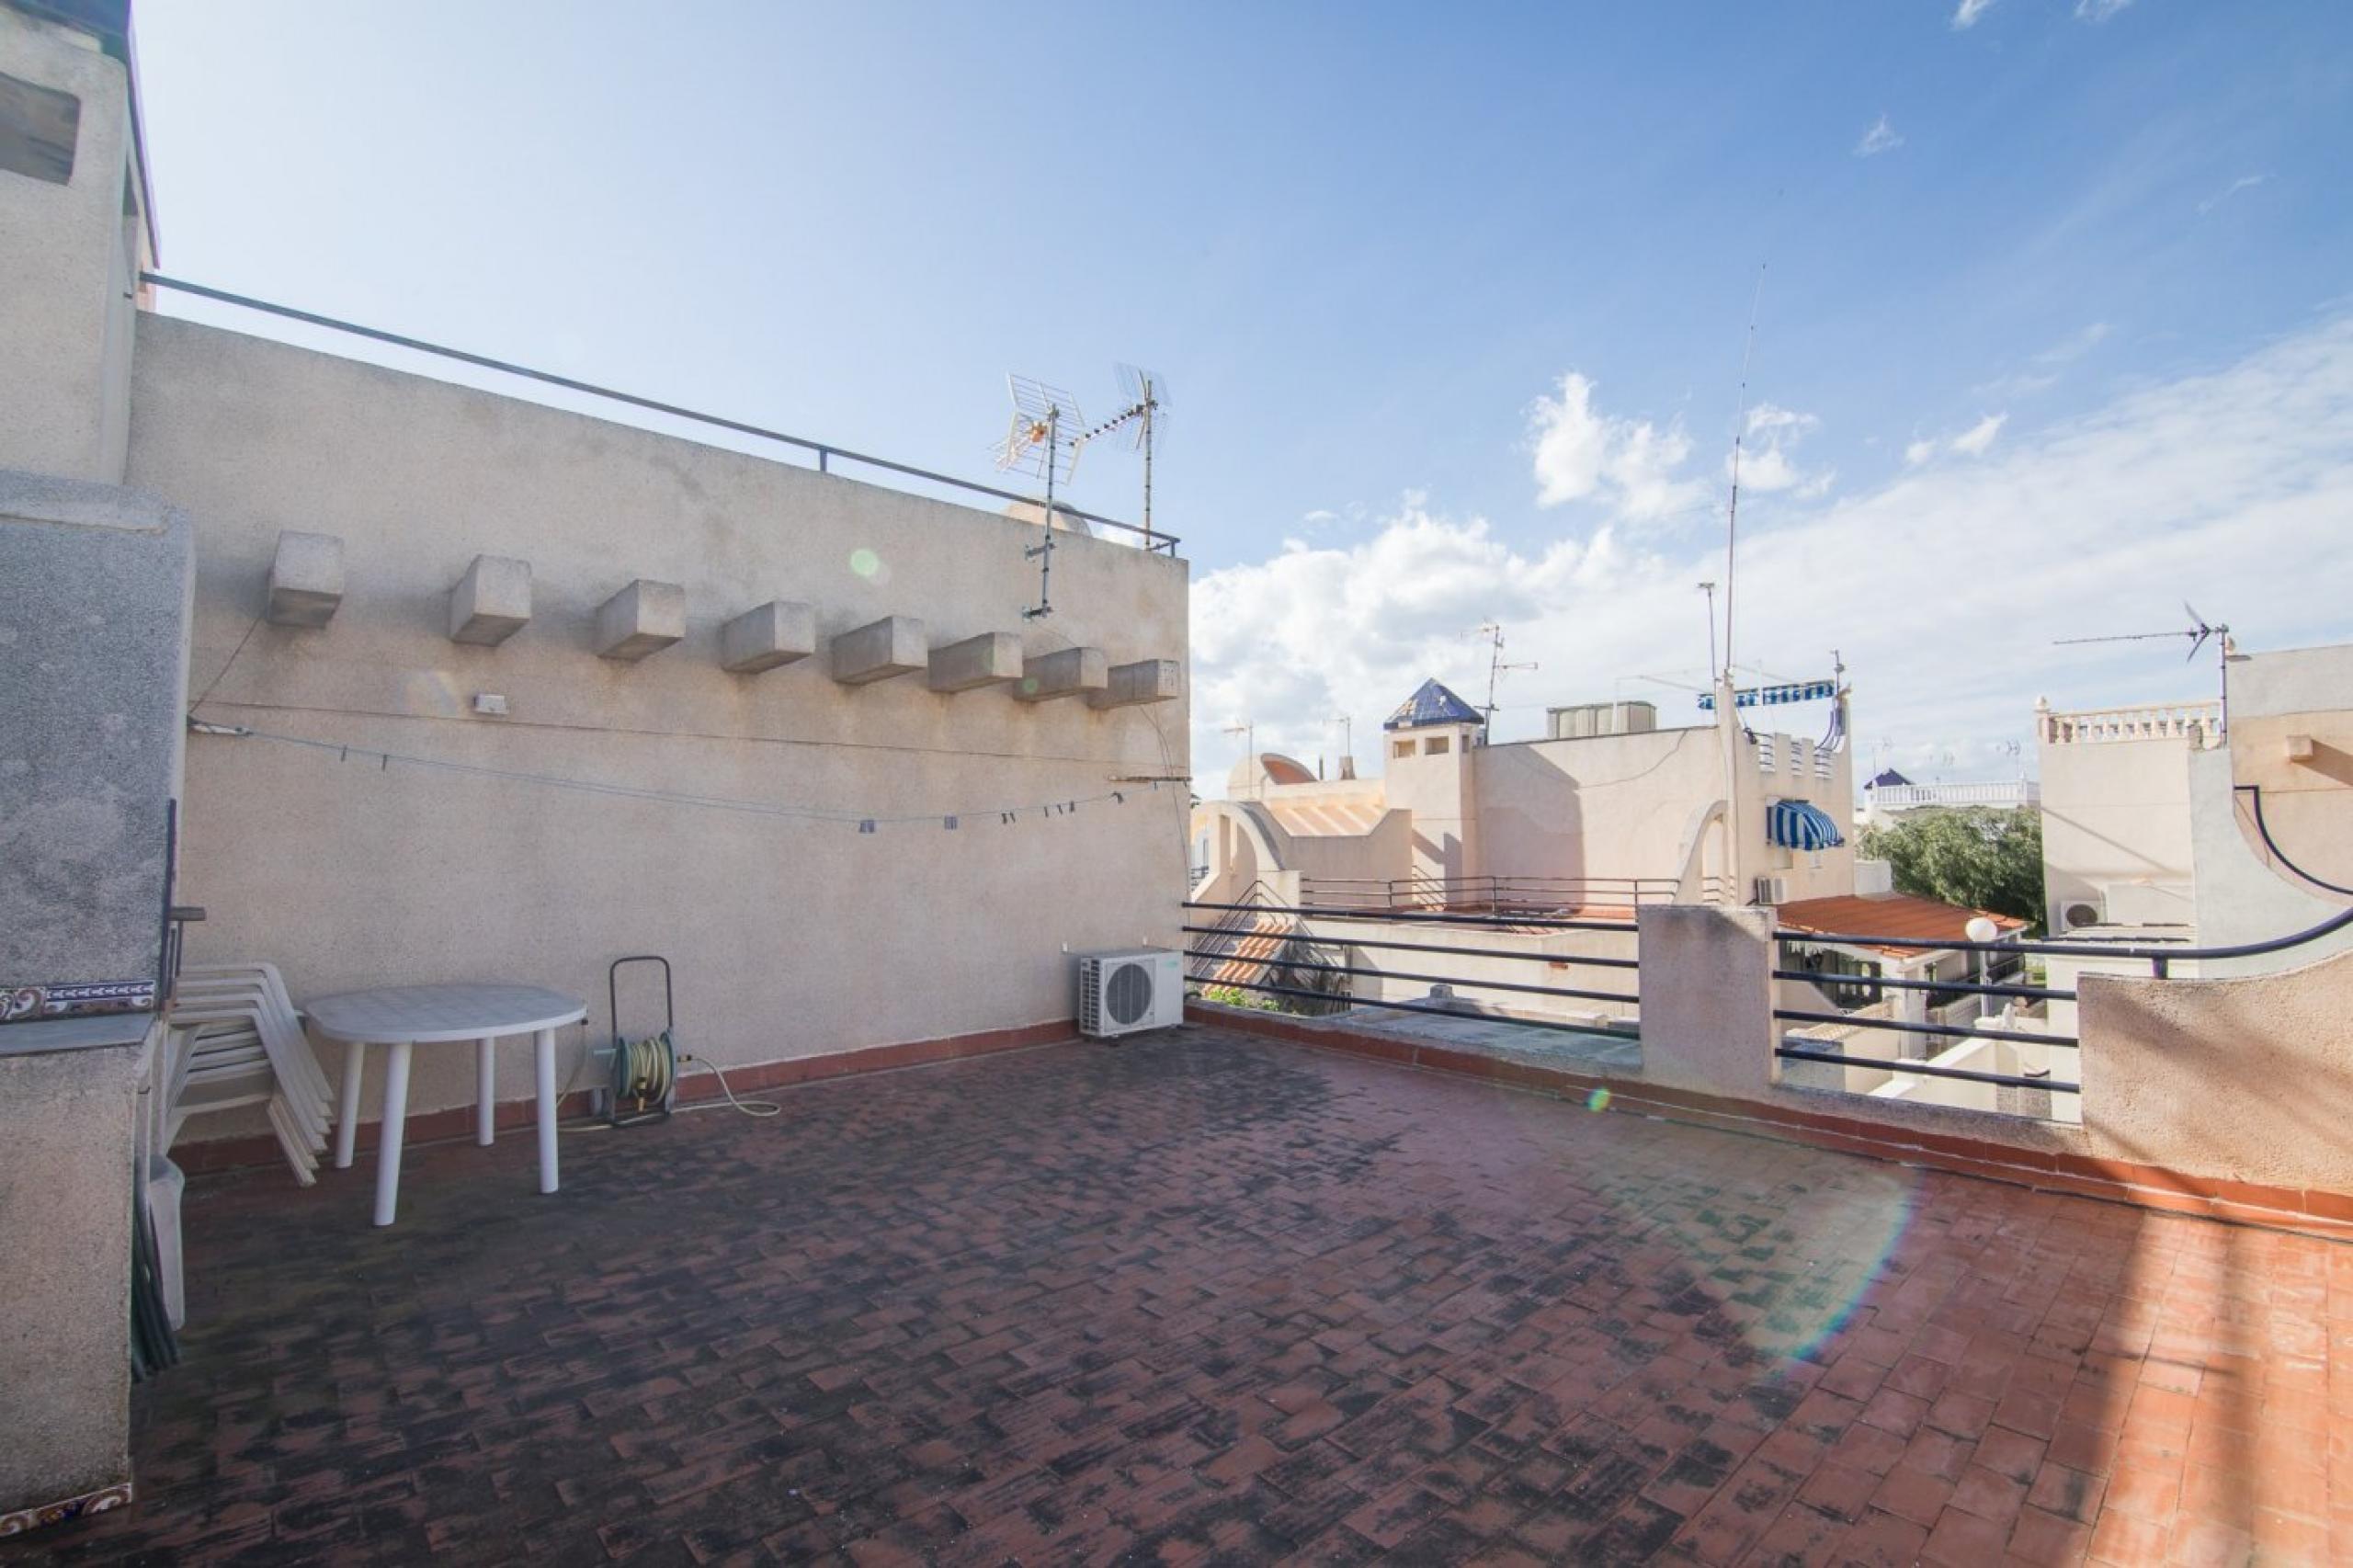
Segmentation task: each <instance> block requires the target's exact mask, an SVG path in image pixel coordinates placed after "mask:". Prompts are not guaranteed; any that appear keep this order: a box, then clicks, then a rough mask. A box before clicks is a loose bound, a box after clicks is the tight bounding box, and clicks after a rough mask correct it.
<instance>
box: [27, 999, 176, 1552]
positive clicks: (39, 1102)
mask: <svg viewBox="0 0 2353 1568" xmlns="http://www.w3.org/2000/svg"><path fill="white" fill-rule="evenodd" d="M149 1017H150V1015H143V1014H142V1015H130V1016H119V1017H96V1018H59V1019H52V1020H48V1021H44V1022H40V1023H19V1024H10V1025H7V1026H6V1027H5V1028H0V1258H5V1259H6V1266H5V1274H6V1291H5V1292H4V1293H0V1294H5V1299H6V1311H5V1312H0V1416H5V1419H6V1426H7V1434H8V1440H7V1441H6V1442H5V1443H0V1515H5V1514H8V1513H11V1512H14V1511H16V1510H17V1509H22V1508H37V1507H40V1506H43V1505H46V1504H51V1503H61V1502H63V1501H65V1500H67V1499H69V1498H80V1497H86V1496H88V1495H89V1494H91V1493H94V1492H99V1491H103V1490H105V1489H106V1488H108V1487H114V1486H119V1485H121V1484H122V1483H124V1482H126V1481H128V1480H130V1478H131V1457H130V1443H131V1403H130V1402H131V1363H130V1337H129V1336H130V1326H129V1325H130V1322H131V1192H132V1187H131V1172H132V1168H133V1165H134V1164H135V1147H136V1138H135V1132H136V1128H137V1126H138V1110H139V1107H140V1104H141V1100H140V1097H139V1093H138V1087H139V1080H140V1075H141V1074H142V1071H143V1068H144V1064H145V1061H146V1052H147V1041H146V1039H145V1037H146V1034H147V1028H148V1022H149Z"/></svg>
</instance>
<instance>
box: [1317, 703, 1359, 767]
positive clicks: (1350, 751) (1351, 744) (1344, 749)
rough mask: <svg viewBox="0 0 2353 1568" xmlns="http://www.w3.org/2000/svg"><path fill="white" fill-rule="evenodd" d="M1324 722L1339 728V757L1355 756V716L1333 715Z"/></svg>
mask: <svg viewBox="0 0 2353 1568" xmlns="http://www.w3.org/2000/svg"><path fill="white" fill-rule="evenodd" d="M1324 722H1325V723H1327V724H1337V725H1339V726H1340V755H1341V756H1356V754H1357V746H1356V734H1357V732H1356V716H1355V715H1354V714H1352V713H1335V714H1333V715H1332V716H1331V717H1330V718H1329V719H1326V720H1324Z"/></svg>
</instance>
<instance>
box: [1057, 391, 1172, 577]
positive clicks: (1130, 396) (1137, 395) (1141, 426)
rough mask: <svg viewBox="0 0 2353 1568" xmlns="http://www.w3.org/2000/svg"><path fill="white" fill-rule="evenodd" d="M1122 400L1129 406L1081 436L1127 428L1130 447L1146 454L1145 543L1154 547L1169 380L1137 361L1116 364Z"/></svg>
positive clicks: (1082, 439)
mask: <svg viewBox="0 0 2353 1568" xmlns="http://www.w3.org/2000/svg"><path fill="white" fill-rule="evenodd" d="M1111 372H1112V374H1113V375H1114V376H1116V377H1117V378H1118V379H1119V382H1120V402H1121V403H1125V404H1126V405H1127V406H1126V407H1124V408H1122V409H1120V412H1119V413H1117V414H1115V415H1112V416H1111V417H1110V418H1108V419H1106V420H1105V421H1103V423H1102V424H1100V425H1097V426H1095V428H1093V429H1092V430H1089V431H1086V433H1085V434H1083V435H1081V436H1080V437H1078V439H1079V441H1080V442H1081V443H1082V444H1084V443H1086V442H1088V441H1092V440H1093V439H1095V437H1097V436H1108V435H1112V434H1114V433H1115V432H1119V431H1125V432H1126V433H1127V439H1128V445H1129V447H1130V448H1131V449H1133V450H1135V451H1139V452H1142V454H1143V547H1144V548H1145V549H1146V550H1150V549H1151V548H1152V454H1153V450H1154V448H1155V447H1156V446H1157V445H1158V444H1159V442H1160V440H1161V438H1162V437H1164V436H1165V435H1166V434H1167V430H1168V381H1167V379H1166V378H1165V377H1163V376H1160V375H1157V374H1155V373H1154V372H1153V371H1151V370H1144V369H1138V368H1136V367H1135V366H1133V365H1114V366H1113V367H1112V368H1111Z"/></svg>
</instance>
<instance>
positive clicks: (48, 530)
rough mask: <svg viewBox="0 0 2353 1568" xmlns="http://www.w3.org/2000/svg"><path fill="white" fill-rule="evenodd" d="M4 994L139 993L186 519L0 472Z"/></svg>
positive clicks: (94, 491) (180, 686)
mask: <svg viewBox="0 0 2353 1568" xmlns="http://www.w3.org/2000/svg"><path fill="white" fill-rule="evenodd" d="M5 16H6V13H0V17H5ZM0 583H5V584H6V585H7V588H6V593H5V594H0V691H6V693H7V704H6V706H7V722H6V726H5V728H0V984H16V985H54V984H59V983H87V982H117V981H146V982H150V983H152V982H153V980H154V978H155V971H156V966H157V963H158V960H159V956H160V953H161V948H162V932H163V911H164V885H165V835H166V831H167V814H168V812H169V809H170V804H171V801H172V800H173V798H174V797H175V796H176V795H177V794H178V793H179V777H180V752H181V724H180V711H181V702H182V700H183V699H182V695H181V694H182V692H183V691H184V690H185V689H186V687H187V684H188V641H187V639H188V602H189V595H190V593H191V591H192V587H193V583H194V575H193V569H192V562H191V557H190V554H189V528H188V517H187V515H186V514H185V513H182V512H179V511H176V510H175V509H174V508H172V507H170V506H165V504H164V503H163V502H162V501H160V500H158V499H157V498H156V497H154V496H153V495H148V494H140V493H138V492H135V491H128V490H123V489H120V488H119V487H117V486H114V485H108V484H98V483H91V482H88V481H84V480H73V479H57V478H50V477H44V476H40V475H35V474H28V473H23V472H15V471H11V470H5V469H0Z"/></svg>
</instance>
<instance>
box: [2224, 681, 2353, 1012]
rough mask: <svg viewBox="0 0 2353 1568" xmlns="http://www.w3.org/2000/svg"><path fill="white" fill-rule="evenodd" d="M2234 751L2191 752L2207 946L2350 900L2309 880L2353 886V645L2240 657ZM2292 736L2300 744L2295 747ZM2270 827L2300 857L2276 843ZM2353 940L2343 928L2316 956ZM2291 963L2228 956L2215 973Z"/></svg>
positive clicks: (2234, 690) (2260, 933)
mask: <svg viewBox="0 0 2353 1568" xmlns="http://www.w3.org/2000/svg"><path fill="white" fill-rule="evenodd" d="M2230 670H2231V728H2230V737H2229V744H2228V747H2227V749H2223V750H2218V751H2211V752H2200V753H2198V754H2195V755H2193V756H2191V757H2190V759H2189V784H2190V795H2191V801H2192V809H2191V837H2192V842H2193V846H2194V852H2195V856H2196V865H2197V891H2196V906H2197V922H2198V940H2199V943H2200V946H2216V947H2224V946H2234V945H2237V944H2240V943H2245V942H2259V941H2264V940H2268V939H2269V938H2271V937H2279V936H2284V935H2287V934H2288V933H2290V932H2292V931H2300V930H2304V929H2307V928H2309V927H2310V926H2314V925H2316V924H2318V923H2319V922H2321V921H2323V920H2325V919H2326V918H2327V917H2328V916H2329V915H2333V914H2335V913H2336V911H2338V910H2340V909H2342V908H2344V907H2345V905H2346V903H2347V898H2346V896H2345V895H2343V894H2339V893H2335V892H2329V891H2328V890H2327V889H2326V888H2325V887H2322V886H2319V885H2316V884H2315V882H2314V881H2311V880H2308V877H2307V876H2304V875H2299V874H2298V873H2299V872H2300V871H2301V872H2303V873H2308V876H2309V878H2317V879H2319V881H2321V882H2329V883H2334V884H2336V886H2338V887H2353V645H2340V646H2336V647H2328V648H2298V649H2290V650H2285V651H2282V652H2279V653H2255V654H2239V655H2236V656H2234V658H2233V659H2232V661H2231V665H2230ZM2291 743H2294V744H2292V745H2291ZM2248 786H2252V787H2254V790H2259V791H2260V799H2261V802H2262V810H2263V826H2264V827H2266V828H2268V830H2269V832H2270V835H2271V841H2272V844H2273V845H2276V846H2278V852H2279V855H2280V856H2285V857H2286V858H2287V861H2288V862H2290V864H2291V865H2292V867H2293V868H2294V869H2290V864H2282V863H2281V862H2280V860H2279V858H2277V857H2275V855H2274V853H2273V851H2272V849H2271V848H2270V847H2268V846H2266V845H2265V844H2264V842H2263V838H2262V835H2261V833H2260V832H2258V831H2257V828H2256V816H2255V809H2256V794H2255V793H2253V792H2251V791H2250V790H2248V789H2247V788H2245V787H2248ZM2346 949H2353V932H2340V933H2338V934H2337V935H2336V936H2335V937H2329V938H2326V939H2325V941H2324V943H2323V944H2322V945H2321V946H2320V947H2318V948H2316V949H2313V951H2312V952H2309V953H2307V954H2305V956H2306V957H2307V958H2309V957H2312V956H2313V954H2315V953H2318V952H2333V951H2341V950H2346ZM2278 966H2279V959H2277V958H2272V957H2264V956H2258V957H2255V958H2246V959H2222V960H2214V961H2212V962H2211V963H2210V964H2208V965H2207V966H2206V969H2205V971H2204V972H2206V973H2208V974H2230V973H2261V972H2263V971H2267V970H2271V969H2276V968H2277V967H2278Z"/></svg>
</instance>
